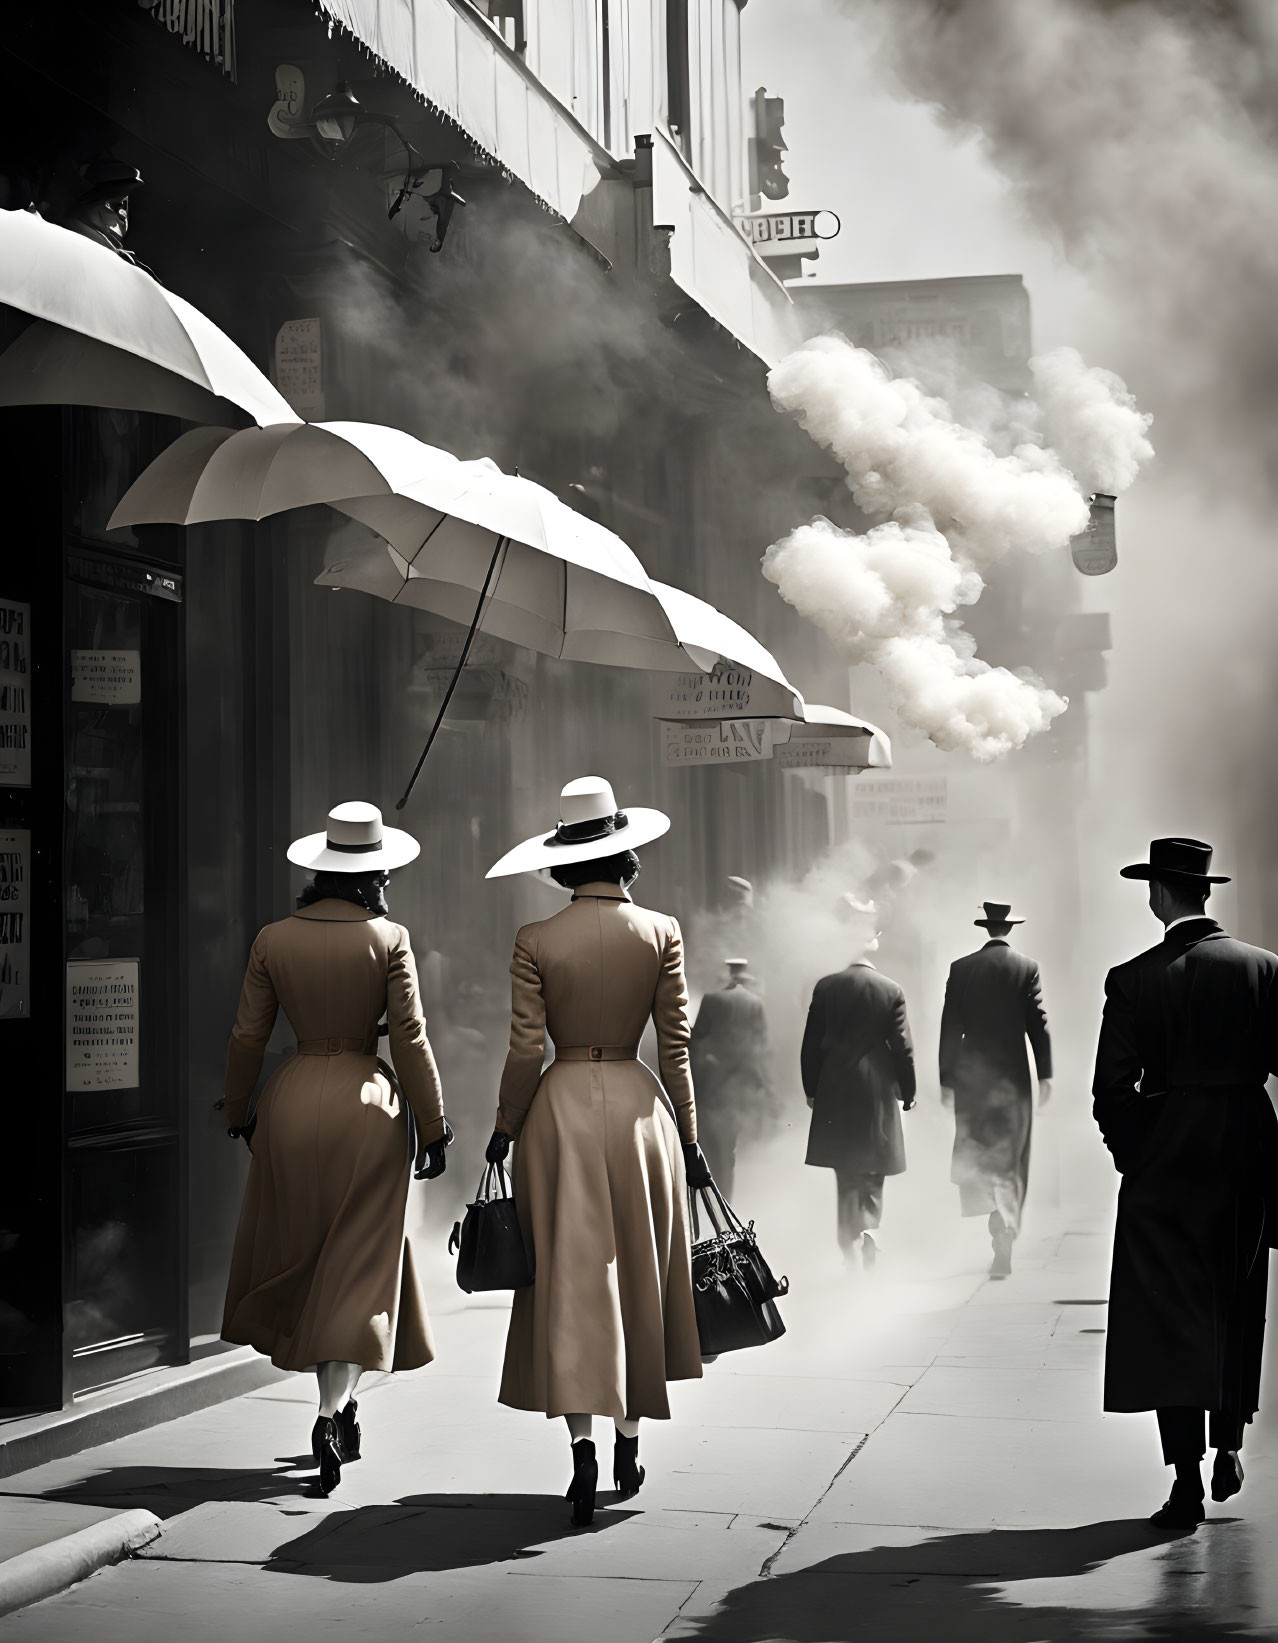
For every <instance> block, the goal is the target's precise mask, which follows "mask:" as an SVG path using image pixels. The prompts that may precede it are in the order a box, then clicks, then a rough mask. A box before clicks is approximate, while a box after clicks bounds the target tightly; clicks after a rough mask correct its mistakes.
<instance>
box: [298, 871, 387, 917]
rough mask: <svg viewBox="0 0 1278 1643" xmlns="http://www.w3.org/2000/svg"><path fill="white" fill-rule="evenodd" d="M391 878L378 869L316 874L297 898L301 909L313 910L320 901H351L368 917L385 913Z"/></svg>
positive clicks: (385, 872)
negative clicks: (368, 871) (360, 871)
mask: <svg viewBox="0 0 1278 1643" xmlns="http://www.w3.org/2000/svg"><path fill="white" fill-rule="evenodd" d="M389 883H390V874H389V873H388V872H387V871H386V869H385V868H384V867H383V868H379V869H378V870H377V871H376V872H373V873H316V875H315V877H314V878H313V879H312V880H311V882H310V883H309V884H308V885H307V886H306V888H305V890H303V891H302V893H301V895H300V896H299V897H298V898H297V905H298V906H299V907H310V906H312V905H313V904H314V903H315V902H317V901H334V900H335V901H350V902H354V904H355V906H356V907H362V908H363V909H364V911H365V912H366V913H386V912H389V911H390V909H389V908H388V907H387V905H386V886H387V885H388V884H389Z"/></svg>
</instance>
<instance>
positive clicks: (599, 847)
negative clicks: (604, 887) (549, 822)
mask: <svg viewBox="0 0 1278 1643" xmlns="http://www.w3.org/2000/svg"><path fill="white" fill-rule="evenodd" d="M669 831H670V817H669V816H667V815H665V814H664V812H662V811H660V810H640V809H631V810H618V808H617V801H616V798H615V797H614V796H613V791H612V784H611V783H610V782H606V781H605V780H604V779H603V777H602V776H579V777H578V778H577V780H576V781H575V782H569V783H568V785H567V787H565V788H564V790H563V792H562V793H560V795H559V824H558V826H557V827H556V828H555V829H554V831H553V832H552V833H538V834H536V835H535V836H534V837H533V838H531V839H525V840H524V842H523V843H522V844H517V845H516V846H515V848H514V849H513V850H508V851H507V852H506V854H505V855H504V856H503V857H502V858H501V860H500V861H499V862H497V863H496V864H495V865H494V866H492V867H490V868H489V869H488V872H487V873H486V874H485V875H484V876H485V877H486V878H490V879H503V878H508V877H509V876H510V875H511V874H512V873H537V872H540V871H541V869H542V868H544V867H568V866H571V865H572V864H573V863H574V862H579V861H593V860H594V859H595V858H596V857H597V856H616V855H619V854H620V853H621V851H623V850H637V849H638V848H639V846H640V845H641V844H651V843H652V841H653V839H659V838H660V837H661V835H662V834H663V833H668V832H669Z"/></svg>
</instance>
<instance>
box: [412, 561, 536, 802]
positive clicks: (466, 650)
mask: <svg viewBox="0 0 1278 1643" xmlns="http://www.w3.org/2000/svg"><path fill="white" fill-rule="evenodd" d="M509 541H510V538H509V537H506V536H499V537H498V538H497V542H496V545H495V546H494V548H493V556H492V558H491V559H490V560H489V561H488V574H487V576H485V577H484V585H483V587H482V588H480V590H479V603H478V604H477V605H476V606H475V615H474V617H473V619H472V620H471V624H470V632H469V633H468V634H467V635H466V643H465V644H464V645H463V646H462V650H461V656H460V658H459V659H458V662H457V666H456V667H455V668H454V669H453V676H452V678H451V679H450V680H449V681H448V689H447V690H446V691H445V692H444V699H443V701H442V702H441V703H440V704H439V712H438V713H437V714H436V715H435V722H434V724H433V725H432V726H431V727H430V735H429V736H427V738H426V746H425V747H424V748H422V756H421V758H420V759H418V761H417V763H416V764H415V765H414V767H413V773H412V775H411V776H410V777H409V778H408V786H407V787H406V788H405V789H404V796H403V798H402V799H400V801H399V803H398V804H397V805H396V806H395V808H396V810H402V809H403V808H404V806H405V805H406V804H407V803H408V800H409V796H410V794H411V793H412V791H413V789H414V787H416V785H417V778H418V777H419V776H420V775H421V773H422V766H423V765H424V764H425V763H426V755H427V754H428V753H429V752H430V750H431V747H432V746H433V745H434V741H435V737H436V736H438V734H439V727H440V725H442V724H443V722H444V715H445V713H447V712H448V704H449V702H451V701H452V699H453V692H454V691H455V690H456V689H457V684H458V681H459V680H460V678H461V676H462V669H463V668H464V667H465V666H466V659H467V657H469V655H470V647H471V646H472V645H473V644H474V642H475V635H476V633H477V632H478V631H479V619H480V617H481V616H482V615H483V614H484V601H485V599H487V597H488V588H489V585H490V583H491V582H492V579H493V572H494V571H495V570H496V569H497V560H498V558H499V556H500V554H501V551H502V549H503V548H505V547H506V546H507V545H508V544H509Z"/></svg>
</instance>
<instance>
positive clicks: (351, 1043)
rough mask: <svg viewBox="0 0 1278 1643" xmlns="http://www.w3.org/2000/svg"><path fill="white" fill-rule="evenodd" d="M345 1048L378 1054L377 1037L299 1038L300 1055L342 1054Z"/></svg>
mask: <svg viewBox="0 0 1278 1643" xmlns="http://www.w3.org/2000/svg"><path fill="white" fill-rule="evenodd" d="M343 1050H347V1051H353V1052H354V1053H355V1054H356V1055H376V1053H377V1039H376V1038H375V1037H372V1038H299V1039H298V1041H297V1053H298V1055H341V1053H342V1052H343Z"/></svg>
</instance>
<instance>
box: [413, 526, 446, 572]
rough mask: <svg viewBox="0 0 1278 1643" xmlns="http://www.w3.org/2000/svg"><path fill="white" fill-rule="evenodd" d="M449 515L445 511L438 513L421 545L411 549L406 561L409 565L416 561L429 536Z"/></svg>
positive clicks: (432, 534) (423, 549)
mask: <svg viewBox="0 0 1278 1643" xmlns="http://www.w3.org/2000/svg"><path fill="white" fill-rule="evenodd" d="M450 517H451V516H450V515H449V514H446V513H441V514H440V516H439V518H438V519H437V520H436V521H435V523H434V524H433V525H432V526H431V528H430V529H429V530H428V531H427V532H426V536H425V538H424V539H423V541H422V544H421V546H420V547H419V548H415V549H414V550H413V557H412V558H411V559H410V560H409V561H408V563H409V564H410V565H415V564H416V563H417V556H418V554H420V553H423V552H424V551H425V549H426V546H427V543H429V541H430V539H431V537H432V536H434V534H435V532H436V531H437V530H438V529H439V527H440V526H441V525H442V524H443V523H444V521H445V519H448V518H450Z"/></svg>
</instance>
